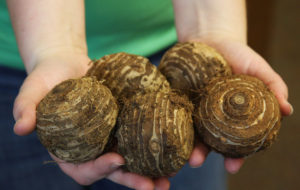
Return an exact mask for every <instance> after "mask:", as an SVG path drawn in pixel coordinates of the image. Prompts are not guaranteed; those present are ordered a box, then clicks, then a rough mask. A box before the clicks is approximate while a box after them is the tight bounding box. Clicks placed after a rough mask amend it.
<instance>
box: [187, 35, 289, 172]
mask: <svg viewBox="0 0 300 190" xmlns="http://www.w3.org/2000/svg"><path fill="white" fill-rule="evenodd" d="M216 36H217V37H216ZM191 41H200V42H204V43H206V44H208V45H210V46H212V47H214V48H215V49H217V50H218V52H220V53H221V54H222V55H223V56H224V57H225V59H226V60H227V61H228V63H229V64H230V66H231V68H232V70H233V73H235V74H246V75H251V76H254V77H256V78H259V79H260V80H262V81H263V82H264V83H265V84H266V85H267V86H268V87H269V88H270V90H271V91H272V92H273V93H274V94H275V96H276V98H277V100H278V102H279V105H280V110H281V113H282V115H283V116H287V115H291V114H292V113H293V108H292V106H291V105H290V104H289V102H288V101H287V98H288V89H287V86H286V84H285V83H284V81H283V80H282V78H281V77H280V76H279V75H278V74H277V73H276V72H275V71H274V70H273V69H272V68H271V67H270V65H269V64H268V63H267V62H266V61H265V60H264V59H263V58H262V57H261V56H260V55H258V54H257V53H256V52H255V51H254V50H252V49H251V48H250V47H249V46H247V44H245V42H243V41H238V40H236V39H234V38H231V37H229V36H225V35H224V34H219V35H216V34H213V35H212V36H210V35H209V36H205V37H202V38H199V39H197V40H191ZM208 152H209V149H208V148H207V147H206V146H205V145H203V144H201V143H197V145H196V147H195V148H194V150H193V152H192V155H191V158H190V160H189V162H190V165H191V166H192V167H197V166H201V165H202V163H203V162H204V160H205V158H206V156H207V154H208ZM243 162H244V159H234V158H225V160H224V164H225V168H226V170H227V171H228V172H230V173H236V172H238V170H239V169H240V167H241V166H242V164H243Z"/></svg>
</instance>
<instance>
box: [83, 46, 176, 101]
mask: <svg viewBox="0 0 300 190" xmlns="http://www.w3.org/2000/svg"><path fill="white" fill-rule="evenodd" d="M86 75H87V76H96V77H97V79H98V80H100V81H103V84H104V85H106V86H107V87H108V88H109V89H110V90H111V91H112V94H113V95H114V96H115V97H116V98H117V99H119V98H122V97H125V98H130V97H132V96H133V95H136V94H145V93H149V92H156V91H168V90H169V89H170V85H169V83H168V81H167V80H166V78H165V76H163V75H162V74H161V73H160V71H159V70H158V69H157V68H156V67H155V66H154V65H152V64H151V63H150V61H149V60H148V59H147V58H145V57H142V56H138V55H133V54H128V53H123V52H121V53H115V54H111V55H106V56H104V57H102V58H101V59H99V60H97V61H95V62H94V63H93V66H92V67H91V68H90V69H89V70H88V72H87V74H86Z"/></svg>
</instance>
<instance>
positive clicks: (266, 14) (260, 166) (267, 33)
mask: <svg viewBox="0 0 300 190" xmlns="http://www.w3.org/2000/svg"><path fill="white" fill-rule="evenodd" d="M247 4H248V5H247V6H248V32H249V33H248V36H249V38H248V40H249V45H250V46H251V47H252V48H253V49H254V50H256V51H257V52H258V53H259V54H261V55H262V56H263V57H264V58H265V59H266V60H267V61H268V62H269V63H270V65H271V66H272V67H273V68H274V69H275V71H277V72H278V73H279V74H280V75H281V76H282V78H283V79H284V81H285V82H286V83H287V85H288V87H289V102H291V104H292V105H293V107H294V114H293V115H292V116H290V117H285V118H283V121H282V128H281V131H280V133H279V137H278V140H277V142H276V143H275V144H274V145H273V146H272V147H271V148H270V149H269V150H268V151H265V152H260V153H257V154H256V155H254V156H252V157H250V158H248V159H247V160H246V162H245V164H244V166H243V167H242V168H241V170H240V172H239V173H237V174H234V175H230V176H229V183H228V189H229V190H253V189H255V190H300V112H299V109H300V47H298V46H299V45H300V1H299V0H263V1H262V0H248V1H247Z"/></svg>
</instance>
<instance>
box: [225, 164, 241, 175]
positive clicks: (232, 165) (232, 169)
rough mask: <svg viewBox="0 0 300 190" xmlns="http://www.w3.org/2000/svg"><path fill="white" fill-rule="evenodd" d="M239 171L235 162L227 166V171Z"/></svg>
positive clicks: (233, 172)
mask: <svg viewBox="0 0 300 190" xmlns="http://www.w3.org/2000/svg"><path fill="white" fill-rule="evenodd" d="M238 171H239V167H238V166H237V165H236V164H231V165H230V167H229V168H228V172H229V173H231V174H236V173H237V172H238Z"/></svg>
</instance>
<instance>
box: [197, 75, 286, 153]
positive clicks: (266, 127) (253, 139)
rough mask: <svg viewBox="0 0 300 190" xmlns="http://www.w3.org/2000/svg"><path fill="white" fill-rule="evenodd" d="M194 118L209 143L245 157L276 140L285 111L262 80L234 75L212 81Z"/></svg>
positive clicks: (216, 147) (218, 148)
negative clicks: (280, 107) (282, 111)
mask: <svg viewBox="0 0 300 190" xmlns="http://www.w3.org/2000/svg"><path fill="white" fill-rule="evenodd" d="M194 119H195V121H196V122H195V123H196V126H195V128H197V130H198V133H199V135H200V136H201V137H202V139H203V141H204V142H205V143H206V144H208V145H209V146H210V147H212V148H213V149H215V150H216V151H218V152H220V153H222V154H223V155H225V156H228V157H244V156H247V155H250V154H253V153H255V152H257V151H260V150H263V149H265V148H267V147H269V146H270V145H271V144H272V143H273V142H274V140H275V139H276V136H277V134H278V132H279V129H280V120H281V114H280V109H279V104H278V102H277V100H276V98H275V96H274V95H273V93H272V92H271V91H270V90H269V89H268V88H267V87H266V86H265V84H264V83H263V82H262V81H260V80H259V79H257V78H254V77H250V76H246V75H233V76H227V77H220V78H217V79H215V80H213V81H211V82H210V83H209V85H208V86H207V87H206V94H205V96H204V97H203V98H202V99H201V102H200V104H199V105H198V108H197V112H196V114H195V118H194Z"/></svg>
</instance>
